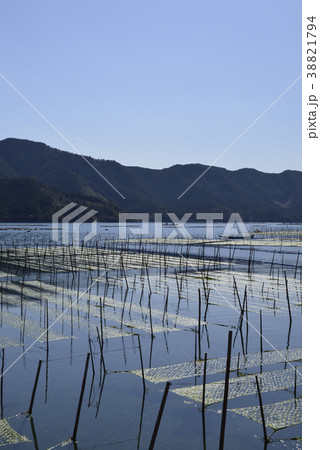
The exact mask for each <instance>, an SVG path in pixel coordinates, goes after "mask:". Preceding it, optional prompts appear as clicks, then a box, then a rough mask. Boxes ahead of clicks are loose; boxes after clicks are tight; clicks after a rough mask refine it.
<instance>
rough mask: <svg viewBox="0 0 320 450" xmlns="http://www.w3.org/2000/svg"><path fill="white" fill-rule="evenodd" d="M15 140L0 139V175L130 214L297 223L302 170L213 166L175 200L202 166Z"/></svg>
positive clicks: (195, 177)
mask: <svg viewBox="0 0 320 450" xmlns="http://www.w3.org/2000/svg"><path fill="white" fill-rule="evenodd" d="M86 159H87V160H88V161H89V162H90V164H92V165H93V166H94V167H95V168H96V169H97V170H98V171H99V172H100V173H101V174H102V175H103V177H105V178H106V179H107V180H108V181H110V182H111V183H112V184H113V185H114V186H115V187H116V189H118V190H119V192H120V193H121V194H122V195H123V196H124V197H125V199H123V198H122V197H121V196H120V195H119V194H118V193H117V192H116V191H115V190H113V189H112V188H111V187H110V185H109V184H108V183H106V181H105V180H104V179H103V178H102V177H101V176H100V175H99V174H98V173H97V172H96V171H95V170H94V169H93V168H92V167H90V165H89V164H88V163H87V162H86V161H85V160H84V159H83V158H82V157H81V156H80V155H75V154H73V153H69V152H65V151H61V150H57V149H53V148H51V147H49V146H47V145H45V144H42V143H39V142H33V141H27V140H20V139H5V140H3V141H0V177H2V178H9V179H16V178H35V179H37V180H38V181H39V182H41V183H44V184H46V185H47V186H51V187H54V188H56V189H59V190H61V191H63V192H66V193H71V194H81V195H90V196H92V197H96V198H99V199H101V200H102V199H103V200H105V199H107V200H108V201H110V202H112V203H115V204H116V205H117V206H118V207H120V208H122V209H123V210H125V211H131V212H157V211H158V212H167V211H169V212H175V213H176V214H183V213H184V212H222V213H224V218H225V219H228V217H229V215H230V213H231V212H239V213H240V214H241V216H242V218H243V219H244V220H246V221H300V220H301V172H298V171H291V170H287V171H285V172H282V173H280V174H270V173H264V172H259V171H257V170H254V169H240V170H236V171H229V170H226V169H223V168H219V167H212V168H210V169H209V170H208V172H207V173H206V174H205V175H204V176H203V177H201V178H200V179H199V181H198V182H197V183H196V184H195V185H194V186H193V187H192V188H191V189H189V190H188V191H187V192H186V193H185V194H184V195H183V196H182V197H181V198H180V199H178V197H179V196H180V195H181V194H182V193H183V192H184V191H185V190H186V189H187V188H188V187H189V186H190V185H191V183H193V182H194V181H195V180H196V179H197V177H199V176H200V175H201V174H202V173H203V172H204V170H205V169H206V168H207V166H204V165H201V164H187V165H175V166H172V167H169V168H166V169H162V170H154V169H145V168H141V167H126V166H123V165H121V164H119V163H117V162H115V161H110V160H97V159H94V158H91V157H86Z"/></svg>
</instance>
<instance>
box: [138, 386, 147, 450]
mask: <svg viewBox="0 0 320 450" xmlns="http://www.w3.org/2000/svg"><path fill="white" fill-rule="evenodd" d="M145 397H146V391H145V389H144V390H143V394H142V403H141V412H140V422H139V433H138V444H137V450H139V449H140V439H141V431H142V419H143V410H144V401H145Z"/></svg>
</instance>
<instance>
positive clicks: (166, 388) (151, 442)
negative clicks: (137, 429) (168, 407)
mask: <svg viewBox="0 0 320 450" xmlns="http://www.w3.org/2000/svg"><path fill="white" fill-rule="evenodd" d="M170 385H171V383H170V381H167V384H166V387H165V390H164V393H163V397H162V402H161V405H160V409H159V413H158V417H157V421H156V424H155V427H154V430H153V434H152V438H151V441H150V445H149V450H152V449H153V447H154V444H155V442H156V438H157V434H158V430H159V426H160V422H161V417H162V414H163V410H164V406H165V404H166V400H167V397H168V392H169V389H170Z"/></svg>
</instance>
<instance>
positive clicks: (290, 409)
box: [229, 397, 302, 430]
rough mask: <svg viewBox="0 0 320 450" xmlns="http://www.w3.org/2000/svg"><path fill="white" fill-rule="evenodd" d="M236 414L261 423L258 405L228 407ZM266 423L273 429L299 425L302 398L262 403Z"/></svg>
mask: <svg viewBox="0 0 320 450" xmlns="http://www.w3.org/2000/svg"><path fill="white" fill-rule="evenodd" d="M229 411H232V412H234V413H236V414H241V415H242V416H244V417H247V418H248V419H252V420H254V421H256V422H260V423H262V419H261V411H260V406H249V407H247V408H237V409H229ZM263 412H264V419H265V422H266V425H267V426H268V427H270V428H273V429H274V430H280V429H281V428H287V427H292V426H293V425H299V424H300V423H301V422H302V399H301V397H300V398H297V399H294V398H293V399H290V400H285V401H283V402H278V403H271V404H269V405H263Z"/></svg>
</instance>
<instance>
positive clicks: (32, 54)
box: [0, 0, 301, 172]
mask: <svg viewBox="0 0 320 450" xmlns="http://www.w3.org/2000/svg"><path fill="white" fill-rule="evenodd" d="M300 22H301V2H300V1H297V0H266V1H264V0H260V1H258V2H257V1H253V0H250V1H249V0H243V1H241V2H240V1H239V0H232V1H224V2H221V1H215V0H211V1H207V0H197V1H196V0H193V1H191V0H161V1H158V0H123V1H121V0H95V1H93V2H88V1H83V0H76V1H75V0H68V1H65V0H64V1H60V0H55V1H54V2H53V1H51V2H44V1H43V0H41V1H40V0H39V1H38V0H37V1H35V0H28V1H27V2H21V1H17V0H3V1H2V2H1V4H0V37H1V39H0V54H1V55H2V56H1V64H0V72H1V73H2V74H3V75H4V76H5V77H6V78H7V79H8V80H9V81H10V82H11V83H12V84H13V85H14V86H16V88H17V89H19V90H20V91H21V92H22V93H23V95H24V96H25V97H26V98H28V99H29V100H30V101H31V102H32V103H33V104H34V106H35V107H36V108H37V109H38V110H39V111H40V112H41V113H42V114H43V115H44V116H45V117H46V118H47V119H48V120H49V121H50V122H52V123H53V124H54V125H55V126H56V127H57V129H58V130H59V131H60V132H61V133H62V134H63V135H64V136H65V137H66V138H67V139H69V140H70V142H72V144H73V145H74V146H75V147H76V148H77V149H78V150H79V152H81V153H82V154H84V155H91V156H93V157H97V158H103V159H113V160H117V161H119V162H120V163H122V164H125V165H137V166H144V167H153V168H163V167H168V166H171V165H173V164H185V163H195V162H198V163H203V164H208V165H210V164H212V163H213V162H214V161H215V159H216V158H217V157H218V156H219V155H220V154H221V153H222V152H223V151H224V150H225V148H226V147H228V146H229V144H230V143H231V142H232V141H233V140H234V139H236V138H237V137H238V135H239V134H241V133H242V132H243V130H244V129H246V128H247V127H248V126H249V125H250V123H251V122H253V121H254V120H255V119H256V118H257V117H258V116H259V115H260V114H261V113H262V112H263V111H264V110H265V109H266V108H267V107H268V106H269V105H270V104H271V103H272V102H273V101H274V100H275V99H276V98H277V97H278V96H279V95H280V94H281V93H282V92H283V91H284V90H285V89H286V88H287V87H288V86H289V85H290V84H291V83H292V82H293V81H294V80H295V79H296V78H297V77H298V76H299V75H300V74H301V51H300V48H301V25H300ZM0 98H1V106H0V123H1V127H0V139H4V138H6V137H18V138H26V139H31V140H35V141H41V142H45V143H47V144H48V145H50V146H53V147H57V148H60V149H64V150H68V151H73V152H74V150H72V149H71V148H70V147H69V146H68V144H67V143H66V142H65V141H64V140H63V139H62V138H61V137H60V136H58V135H57V134H56V132H55V131H53V130H52V129H51V128H50V127H49V126H48V125H47V124H46V123H45V122H44V121H43V119H42V118H41V117H39V116H38V115H37V114H36V113H35V111H34V110H33V109H32V108H30V106H29V105H28V104H26V103H25V102H24V101H23V100H22V99H21V98H20V97H19V96H18V95H17V93H16V92H14V91H13V90H12V89H11V88H10V87H9V86H8V84H6V82H5V81H4V80H3V79H1V78H0ZM300 153H301V80H300V81H298V82H297V83H296V84H295V85H294V86H293V87H292V89H291V90H290V91H289V92H288V93H287V94H286V95H285V96H284V97H283V98H282V99H281V100H279V102H278V103H277V104H276V105H275V106H274V107H273V108H272V109H271V110H270V111H268V113H267V114H266V115H265V116H264V117H263V118H262V119H261V120H260V121H259V122H258V123H257V124H256V125H254V127H253V128H252V129H251V130H250V131H249V132H248V133H247V134H246V135H245V136H244V137H243V138H242V139H241V140H240V141H239V142H238V143H237V144H236V145H235V146H234V147H233V148H232V149H230V150H229V151H228V152H227V153H226V155H225V156H224V157H223V158H221V159H220V160H219V162H218V165H219V166H220V167H226V168H227V169H232V170H235V169H238V168H242V167H254V168H256V169H258V170H263V171H266V172H281V171H283V170H285V169H299V170H300V169H301V155H300Z"/></svg>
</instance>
